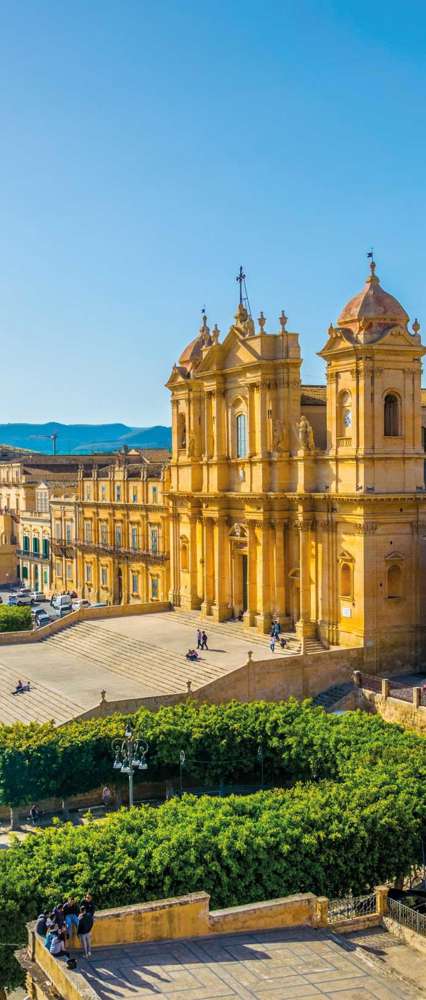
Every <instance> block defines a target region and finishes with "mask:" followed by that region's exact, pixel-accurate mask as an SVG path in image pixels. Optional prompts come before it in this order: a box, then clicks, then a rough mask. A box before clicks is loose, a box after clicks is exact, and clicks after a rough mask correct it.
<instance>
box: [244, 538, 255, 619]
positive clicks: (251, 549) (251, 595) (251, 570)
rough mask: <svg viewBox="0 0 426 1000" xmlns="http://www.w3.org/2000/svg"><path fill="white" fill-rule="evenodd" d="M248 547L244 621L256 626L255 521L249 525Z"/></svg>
mask: <svg viewBox="0 0 426 1000" xmlns="http://www.w3.org/2000/svg"><path fill="white" fill-rule="evenodd" d="M247 528H248V546H247V604H248V607H247V611H246V612H245V615H244V620H245V621H246V623H247V625H254V624H255V617H256V612H257V541H256V525H255V522H254V521H249V522H248V525H247Z"/></svg>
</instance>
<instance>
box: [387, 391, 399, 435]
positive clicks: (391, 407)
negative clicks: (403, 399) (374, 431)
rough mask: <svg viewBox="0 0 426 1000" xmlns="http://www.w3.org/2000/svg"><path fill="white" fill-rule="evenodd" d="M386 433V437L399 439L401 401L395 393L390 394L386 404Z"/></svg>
mask: <svg viewBox="0 0 426 1000" xmlns="http://www.w3.org/2000/svg"><path fill="white" fill-rule="evenodd" d="M384 432H385V437H398V435H399V434H400V429H399V399H398V396H396V395H395V393H394V392H388V393H387V394H386V396H385V402H384Z"/></svg>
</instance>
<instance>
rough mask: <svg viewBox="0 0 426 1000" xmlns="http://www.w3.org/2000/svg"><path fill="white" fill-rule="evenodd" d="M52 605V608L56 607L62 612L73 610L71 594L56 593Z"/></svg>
mask: <svg viewBox="0 0 426 1000" xmlns="http://www.w3.org/2000/svg"><path fill="white" fill-rule="evenodd" d="M51 605H52V608H55V609H56V611H60V612H61V614H63V613H64V612H65V614H66V613H67V612H68V611H72V602H71V598H70V595H69V594H55V596H54V597H52V600H51Z"/></svg>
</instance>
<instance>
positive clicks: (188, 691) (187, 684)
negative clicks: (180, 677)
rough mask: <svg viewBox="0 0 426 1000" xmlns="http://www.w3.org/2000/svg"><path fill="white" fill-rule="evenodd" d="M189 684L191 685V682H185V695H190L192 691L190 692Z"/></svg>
mask: <svg viewBox="0 0 426 1000" xmlns="http://www.w3.org/2000/svg"><path fill="white" fill-rule="evenodd" d="M191 684H192V681H187V682H186V693H187V694H192V691H191Z"/></svg>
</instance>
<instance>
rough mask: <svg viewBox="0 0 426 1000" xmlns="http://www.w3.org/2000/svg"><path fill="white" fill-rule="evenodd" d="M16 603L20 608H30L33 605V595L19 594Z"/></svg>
mask: <svg viewBox="0 0 426 1000" xmlns="http://www.w3.org/2000/svg"><path fill="white" fill-rule="evenodd" d="M16 603H17V605H18V608H24V607H27V608H30V607H31V605H32V603H33V599H32V597H31V594H17V595H16Z"/></svg>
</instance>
